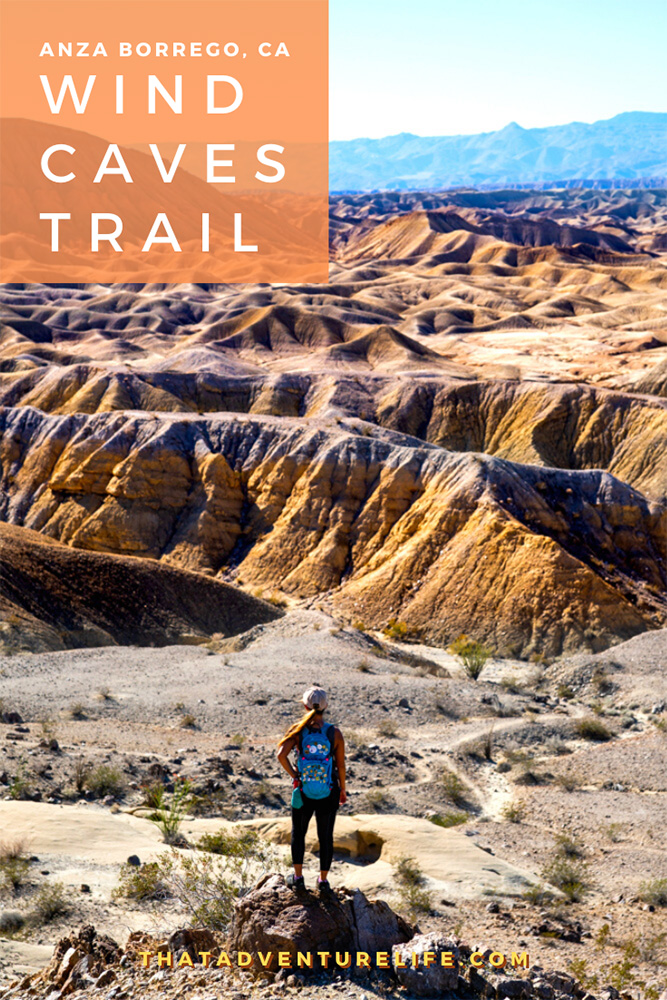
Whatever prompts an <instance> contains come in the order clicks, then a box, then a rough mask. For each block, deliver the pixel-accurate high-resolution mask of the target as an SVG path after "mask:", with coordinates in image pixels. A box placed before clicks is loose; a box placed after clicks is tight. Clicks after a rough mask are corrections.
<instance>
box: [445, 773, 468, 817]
mask: <svg viewBox="0 0 667 1000" xmlns="http://www.w3.org/2000/svg"><path fill="white" fill-rule="evenodd" d="M442 784H443V788H444V790H445V795H446V796H447V798H448V799H449V801H450V802H451V803H452V805H455V806H458V808H459V809H465V808H467V806H468V793H469V790H468V788H467V787H466V786H465V785H464V783H463V782H462V781H461V779H460V778H459V776H458V774H455V773H454V771H450V770H449V768H445V769H444V771H443V772H442Z"/></svg>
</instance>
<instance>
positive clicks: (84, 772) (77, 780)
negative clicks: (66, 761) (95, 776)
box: [72, 757, 92, 795]
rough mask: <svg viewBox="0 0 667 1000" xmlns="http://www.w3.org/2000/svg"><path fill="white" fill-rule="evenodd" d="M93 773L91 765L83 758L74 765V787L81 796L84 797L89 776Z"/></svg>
mask: <svg viewBox="0 0 667 1000" xmlns="http://www.w3.org/2000/svg"><path fill="white" fill-rule="evenodd" d="M91 771H92V766H91V764H89V763H88V761H87V760H84V759H83V758H82V757H81V758H79V759H78V760H77V761H75V763H74V771H73V774H72V780H73V782H74V787H75V788H76V791H77V793H78V794H79V795H83V793H84V792H85V790H86V782H87V780H88V775H89V774H90V772H91Z"/></svg>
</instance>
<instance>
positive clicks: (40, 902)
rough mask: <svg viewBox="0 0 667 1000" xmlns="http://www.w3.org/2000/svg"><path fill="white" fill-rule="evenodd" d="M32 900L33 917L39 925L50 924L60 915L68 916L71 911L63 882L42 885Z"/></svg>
mask: <svg viewBox="0 0 667 1000" xmlns="http://www.w3.org/2000/svg"><path fill="white" fill-rule="evenodd" d="M32 902H33V908H32V918H33V921H34V922H35V923H36V924H38V925H41V924H50V923H51V922H52V921H53V920H57V919H58V917H65V916H67V914H68V913H69V912H70V911H71V906H70V904H69V903H68V901H67V897H66V896H65V887H64V885H63V884H62V882H51V883H49V884H48V885H44V886H42V888H41V889H40V890H39V892H38V893H37V894H36V895H35V896H34V897H33V901H32Z"/></svg>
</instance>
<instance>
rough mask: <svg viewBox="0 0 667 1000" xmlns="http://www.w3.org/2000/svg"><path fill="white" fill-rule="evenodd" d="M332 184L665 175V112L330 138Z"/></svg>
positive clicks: (396, 185)
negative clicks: (467, 131)
mask: <svg viewBox="0 0 667 1000" xmlns="http://www.w3.org/2000/svg"><path fill="white" fill-rule="evenodd" d="M329 155H330V160H329V164H330V181H329V187H330V189H331V190H332V191H373V190H420V189H421V190H424V189H429V188H430V189H438V188H451V187H460V186H476V185H493V186H496V185H504V184H507V185H514V184H536V185H540V184H544V183H549V182H556V181H568V180H576V179H586V180H590V181H604V180H627V181H628V182H632V181H635V180H640V179H645V178H657V179H662V181H663V182H664V178H666V177H667V114H659V113H653V112H647V111H629V112H626V113H625V114H621V115H616V117H614V118H609V119H608V120H606V121H599V122H593V124H592V125H587V124H585V123H583V122H571V123H570V124H569V125H556V126H552V127H549V128H530V129H525V128H521V126H520V125H517V123H516V122H511V123H510V124H509V125H507V126H506V127H505V128H503V129H500V130H499V131H497V132H482V133H481V134H479V135H449V136H435V137H425V136H418V135H411V134H410V133H407V132H403V133H401V134H400V135H392V136H387V137H386V138H384V139H351V140H348V141H337V142H331V143H330V154H329Z"/></svg>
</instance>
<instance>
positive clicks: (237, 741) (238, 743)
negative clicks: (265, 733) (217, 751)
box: [230, 733, 246, 750]
mask: <svg viewBox="0 0 667 1000" xmlns="http://www.w3.org/2000/svg"><path fill="white" fill-rule="evenodd" d="M245 742H246V737H245V736H242V735H241V733H234V735H233V736H232V738H231V740H230V743H232V744H233V745H234V746H235V747H238V748H239V750H240V749H241V747H242V746H243V745H244V744H245Z"/></svg>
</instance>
